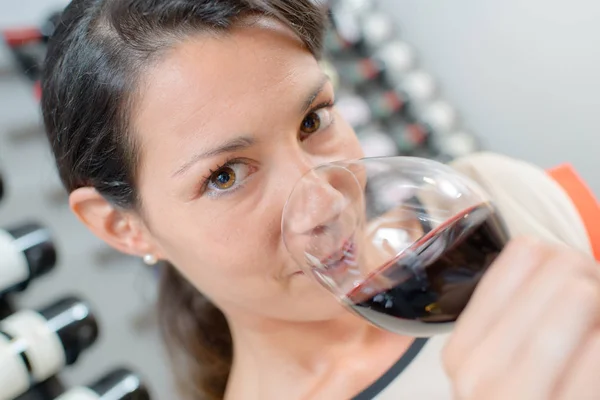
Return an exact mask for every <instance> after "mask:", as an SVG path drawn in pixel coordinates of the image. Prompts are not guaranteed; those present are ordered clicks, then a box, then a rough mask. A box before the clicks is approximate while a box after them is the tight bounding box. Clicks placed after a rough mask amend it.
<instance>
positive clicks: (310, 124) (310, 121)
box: [300, 112, 321, 135]
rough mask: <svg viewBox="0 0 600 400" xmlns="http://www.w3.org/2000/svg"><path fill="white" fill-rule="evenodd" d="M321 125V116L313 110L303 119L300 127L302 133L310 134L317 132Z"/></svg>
mask: <svg viewBox="0 0 600 400" xmlns="http://www.w3.org/2000/svg"><path fill="white" fill-rule="evenodd" d="M320 127H321V117H320V116H319V114H317V113H316V112H311V113H310V114H308V115H307V116H306V118H304V120H303V121H302V126H301V127H300V130H301V131H302V133H307V134H309V135H310V134H311V133H315V132H316V131H318V130H319V128H320Z"/></svg>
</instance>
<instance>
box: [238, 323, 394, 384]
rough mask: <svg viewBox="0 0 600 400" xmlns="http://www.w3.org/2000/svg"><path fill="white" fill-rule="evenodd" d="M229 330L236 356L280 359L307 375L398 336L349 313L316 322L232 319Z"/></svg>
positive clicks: (271, 359) (269, 359) (273, 360)
mask: <svg viewBox="0 0 600 400" xmlns="http://www.w3.org/2000/svg"><path fill="white" fill-rule="evenodd" d="M230 327H231V331H232V336H233V341H234V348H235V354H236V357H238V358H246V357H253V358H259V359H261V360H267V359H268V361H269V362H270V363H273V362H276V360H279V361H281V362H284V363H286V364H289V363H293V364H295V365H297V366H299V367H301V368H302V369H304V370H306V371H307V372H308V371H312V372H316V371H322V370H323V369H327V368H330V367H331V366H332V365H333V364H335V363H339V362H340V360H342V359H344V358H349V357H352V355H353V354H354V353H355V352H356V351H358V350H359V349H360V350H362V349H364V348H365V346H367V347H368V346H371V345H373V344H374V343H377V342H378V341H380V340H389V339H390V338H391V337H396V338H397V337H398V336H397V335H393V334H390V333H388V332H383V331H381V330H380V329H377V328H375V327H373V326H372V325H370V324H368V323H367V322H365V321H363V320H362V319H360V318H358V317H356V316H354V315H352V314H350V313H344V314H343V315H341V316H340V317H338V318H336V319H333V320H327V321H317V322H293V321H282V320H274V319H266V318H251V317H250V318H244V319H241V320H240V319H236V320H231V321H230Z"/></svg>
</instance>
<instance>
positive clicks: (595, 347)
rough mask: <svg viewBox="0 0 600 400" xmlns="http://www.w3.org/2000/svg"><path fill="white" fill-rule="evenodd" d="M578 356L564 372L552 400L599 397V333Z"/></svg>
mask: <svg viewBox="0 0 600 400" xmlns="http://www.w3.org/2000/svg"><path fill="white" fill-rule="evenodd" d="M579 355H580V357H579V358H578V359H577V360H576V361H575V362H574V363H572V364H571V365H570V367H569V369H568V370H566V371H565V378H564V379H563V381H562V385H561V386H559V387H557V388H556V391H555V392H556V393H557V394H556V395H555V396H553V398H554V399H557V400H572V399H578V400H592V399H598V398H599V397H600V332H598V331H596V332H595V333H594V334H592V335H591V337H590V339H588V341H587V342H585V344H584V345H583V346H582V348H581V351H580V352H579Z"/></svg>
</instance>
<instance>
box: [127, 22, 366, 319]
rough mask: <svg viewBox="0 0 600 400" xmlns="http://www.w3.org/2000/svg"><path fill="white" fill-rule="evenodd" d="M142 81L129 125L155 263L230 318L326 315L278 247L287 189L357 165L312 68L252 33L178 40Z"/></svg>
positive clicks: (259, 30)
mask: <svg viewBox="0 0 600 400" xmlns="http://www.w3.org/2000/svg"><path fill="white" fill-rule="evenodd" d="M144 78H145V79H144V83H143V85H142V90H141V94H140V100H139V103H138V107H137V108H136V110H135V112H134V115H133V118H134V119H133V124H134V127H135V131H136V135H138V137H137V139H138V141H139V142H140V143H141V149H142V154H141V164H140V169H139V177H140V178H139V189H140V194H141V198H142V204H143V206H142V207H143V214H144V218H145V221H146V224H147V226H148V229H149V231H150V232H151V233H152V235H153V239H154V241H155V242H156V243H157V247H158V248H159V252H160V256H161V257H164V258H165V259H167V260H169V261H171V262H172V263H173V264H174V265H176V266H177V267H178V268H179V270H180V271H181V272H182V273H183V274H184V275H185V276H186V277H187V278H188V279H189V280H190V281H191V282H192V283H193V284H194V285H196V287H197V288H198V289H200V290H201V291H202V292H203V293H204V294H205V295H207V296H208V297H209V298H211V299H212V300H213V301H214V302H215V303H216V304H218V305H219V306H220V307H221V308H222V309H223V310H224V311H225V312H226V313H227V314H228V315H229V316H230V317H232V316H233V315H240V316H241V315H257V314H258V315H261V316H264V317H269V318H276V319H287V320H301V321H302V320H318V319H327V318H331V317H332V316H334V315H337V313H339V312H340V308H339V307H338V306H337V304H336V302H335V301H334V300H333V299H332V298H330V297H329V295H328V294H327V293H325V292H324V291H323V290H322V289H320V288H319V287H318V286H317V285H316V284H315V283H314V282H313V281H312V280H311V279H309V278H308V277H307V276H304V275H302V274H301V273H299V269H298V267H297V265H296V264H295V263H294V262H293V261H292V259H291V258H290V256H289V255H288V253H287V251H286V249H285V246H284V244H283V241H282V237H281V214H282V210H283V207H284V204H285V202H286V200H287V198H288V196H289V194H290V192H291V189H292V186H293V185H294V183H295V182H296V181H297V180H298V179H299V178H300V177H301V176H302V175H303V174H304V173H305V172H306V171H307V170H309V169H310V168H312V167H314V166H316V165H318V164H321V163H324V162H328V161H333V160H341V159H351V158H359V157H361V156H362V152H361V149H360V147H359V144H358V141H357V139H356V137H355V134H354V132H353V131H352V129H351V128H350V126H349V125H348V124H347V123H346V122H345V121H344V120H343V119H342V118H341V116H340V115H339V114H338V113H337V112H336V110H335V108H334V107H333V103H334V92H333V87H332V84H331V83H330V81H329V80H328V79H327V77H326V76H325V75H324V73H323V72H322V70H321V69H320V67H319V65H318V63H317V61H316V60H315V58H314V57H313V56H312V55H311V54H310V53H309V52H308V51H307V50H306V49H304V48H303V47H302V45H301V42H300V41H299V39H297V38H296V37H294V36H293V35H292V34H291V33H290V32H288V31H287V30H286V29H284V28H283V27H282V26H280V25H279V24H276V23H274V22H268V21H267V22H265V21H263V23H260V24H256V25H254V26H250V27H249V26H246V27H239V28H236V29H234V30H232V31H231V32H230V33H228V34H226V35H219V36H215V35H208V34H207V35H199V36H197V37H194V38H190V39H189V40H187V41H185V42H183V43H180V44H179V45H178V46H176V47H175V48H174V49H172V50H171V51H169V52H168V53H167V54H165V55H164V56H163V58H162V60H161V61H160V62H159V63H158V64H157V65H155V66H154V67H152V68H151V70H150V71H149V72H148V73H147V74H146V75H145V76H144Z"/></svg>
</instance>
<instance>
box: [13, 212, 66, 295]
mask: <svg viewBox="0 0 600 400" xmlns="http://www.w3.org/2000/svg"><path fill="white" fill-rule="evenodd" d="M6 231H7V232H8V233H9V234H10V235H11V236H12V237H13V238H14V239H15V241H14V243H15V245H16V246H17V247H18V248H19V250H20V251H21V252H23V254H25V258H26V259H27V265H28V266H29V279H28V280H27V281H26V282H23V284H22V285H21V287H19V289H20V290H23V289H25V288H26V287H27V284H28V283H29V281H30V280H32V279H35V278H37V277H39V276H41V275H44V274H47V273H48V272H50V271H51V270H52V269H53V268H54V266H55V265H56V261H57V255H56V247H55V246H54V243H53V240H52V236H51V235H50V231H49V230H48V229H46V228H44V227H43V226H41V225H39V224H35V223H28V224H23V225H21V226H18V227H14V228H10V229H7V230H6Z"/></svg>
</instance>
